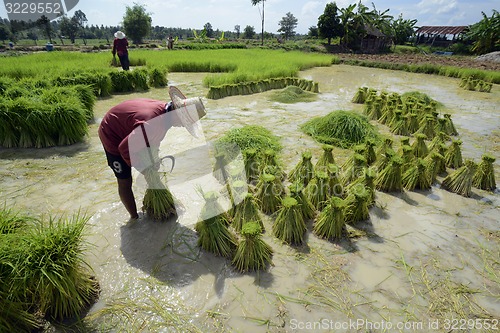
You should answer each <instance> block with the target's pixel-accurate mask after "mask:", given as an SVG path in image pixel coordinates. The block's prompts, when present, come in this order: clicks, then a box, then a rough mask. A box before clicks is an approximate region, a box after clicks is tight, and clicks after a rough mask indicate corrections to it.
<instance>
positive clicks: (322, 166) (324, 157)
mask: <svg viewBox="0 0 500 333" xmlns="http://www.w3.org/2000/svg"><path fill="white" fill-rule="evenodd" d="M321 148H323V153H322V154H321V156H320V157H319V159H318V161H317V162H316V165H315V166H314V167H315V169H316V170H322V171H325V170H326V167H327V166H328V164H334V163H335V158H334V157H333V153H332V151H333V146H332V145H328V144H324V145H323V146H322V147H321Z"/></svg>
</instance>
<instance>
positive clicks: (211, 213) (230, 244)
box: [195, 192, 237, 257]
mask: <svg viewBox="0 0 500 333" xmlns="http://www.w3.org/2000/svg"><path fill="white" fill-rule="evenodd" d="M203 196H204V199H205V205H204V206H203V208H202V210H201V213H200V221H199V222H197V223H196V225H195V230H196V231H197V232H198V236H199V237H198V246H200V247H201V248H202V249H204V250H205V251H208V252H211V253H213V254H215V255H219V256H223V257H231V256H232V255H233V253H234V250H235V248H236V245H237V243H236V237H235V236H234V235H233V234H232V233H231V232H230V231H229V229H228V227H227V226H228V224H229V216H228V215H227V213H225V212H224V210H223V208H222V207H221V206H220V205H219V203H218V202H217V199H218V195H217V193H215V192H207V193H204V195H203Z"/></svg>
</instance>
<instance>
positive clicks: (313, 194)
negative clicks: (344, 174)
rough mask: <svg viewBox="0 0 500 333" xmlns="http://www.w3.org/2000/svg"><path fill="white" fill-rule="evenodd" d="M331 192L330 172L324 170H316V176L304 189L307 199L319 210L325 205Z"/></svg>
mask: <svg viewBox="0 0 500 333" xmlns="http://www.w3.org/2000/svg"><path fill="white" fill-rule="evenodd" d="M331 192H332V189H331V188H330V182H329V179H328V174H327V173H326V172H324V171H316V174H315V175H314V178H313V179H312V180H311V181H310V182H309V184H307V186H306V188H305V189H304V193H305V195H306V197H307V199H308V200H309V201H310V202H311V204H312V205H313V206H314V208H316V209H317V210H321V209H322V208H323V207H324V205H325V204H326V201H327V200H328V197H329V195H330V193H331Z"/></svg>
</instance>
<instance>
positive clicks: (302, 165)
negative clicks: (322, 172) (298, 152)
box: [288, 151, 314, 186]
mask: <svg viewBox="0 0 500 333" xmlns="http://www.w3.org/2000/svg"><path fill="white" fill-rule="evenodd" d="M311 159H312V154H311V152H310V151H306V152H304V153H302V159H301V160H300V161H299V163H297V165H296V166H295V167H294V168H293V170H292V171H291V172H290V174H289V175H288V179H289V180H290V182H292V183H293V182H299V183H301V184H302V185H304V186H306V185H307V184H308V183H309V181H310V180H311V179H312V178H313V177H314V166H313V164H312V162H311Z"/></svg>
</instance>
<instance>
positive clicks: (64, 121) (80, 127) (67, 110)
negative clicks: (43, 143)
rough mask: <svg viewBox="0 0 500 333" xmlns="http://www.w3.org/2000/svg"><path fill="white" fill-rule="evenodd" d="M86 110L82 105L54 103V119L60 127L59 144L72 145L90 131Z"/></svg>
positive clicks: (58, 133) (57, 126)
mask: <svg viewBox="0 0 500 333" xmlns="http://www.w3.org/2000/svg"><path fill="white" fill-rule="evenodd" d="M85 114H86V112H85V109H83V107H81V106H80V105H74V104H70V103H68V102H59V103H56V104H55V105H52V120H53V122H54V123H53V125H54V127H56V128H58V129H59V131H58V132H57V144H58V145H59V146H64V145H71V144H74V143H77V142H81V141H82V140H83V138H84V137H85V135H86V134H87V132H88V127H87V120H86V118H87V117H86V115H85Z"/></svg>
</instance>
